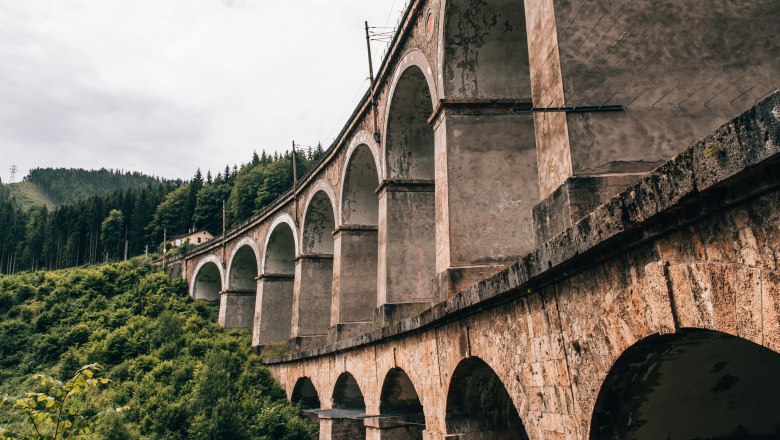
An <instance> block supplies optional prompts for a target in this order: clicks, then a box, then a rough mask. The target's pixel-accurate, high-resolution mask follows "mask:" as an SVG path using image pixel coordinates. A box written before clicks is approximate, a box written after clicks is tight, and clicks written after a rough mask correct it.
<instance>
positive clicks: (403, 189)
mask: <svg viewBox="0 0 780 440" xmlns="http://www.w3.org/2000/svg"><path fill="white" fill-rule="evenodd" d="M379 212H380V213H381V214H382V215H380V217H379V218H380V221H379V237H378V238H379V242H378V246H379V248H378V252H379V263H378V281H379V283H378V292H377V293H378V303H379V304H399V303H408V302H428V303H431V302H432V300H433V298H432V297H431V293H432V292H433V288H432V287H433V286H432V282H433V280H434V279H435V274H436V249H435V248H436V235H435V234H436V230H435V210H434V193H433V185H432V183H431V182H430V181H421V182H420V181H404V182H398V181H393V182H387V183H385V184H384V185H383V186H382V188H381V189H380V190H379Z"/></svg>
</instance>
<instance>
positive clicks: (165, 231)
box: [162, 225, 168, 270]
mask: <svg viewBox="0 0 780 440" xmlns="http://www.w3.org/2000/svg"><path fill="white" fill-rule="evenodd" d="M167 253H168V226H167V225H163V265H162V266H163V270H165V259H166V256H165V254H167Z"/></svg>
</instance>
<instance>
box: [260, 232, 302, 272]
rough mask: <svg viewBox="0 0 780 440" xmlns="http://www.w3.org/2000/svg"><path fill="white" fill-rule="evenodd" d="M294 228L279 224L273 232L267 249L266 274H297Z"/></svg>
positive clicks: (264, 266) (264, 270)
mask: <svg viewBox="0 0 780 440" xmlns="http://www.w3.org/2000/svg"><path fill="white" fill-rule="evenodd" d="M294 234H295V233H294V232H293V230H292V227H290V225H288V224H287V223H285V222H282V223H279V224H278V225H276V227H275V228H274V229H273V231H271V236H270V238H269V239H268V245H267V246H266V248H265V262H264V265H263V273H264V274H284V275H293V274H295V237H294Z"/></svg>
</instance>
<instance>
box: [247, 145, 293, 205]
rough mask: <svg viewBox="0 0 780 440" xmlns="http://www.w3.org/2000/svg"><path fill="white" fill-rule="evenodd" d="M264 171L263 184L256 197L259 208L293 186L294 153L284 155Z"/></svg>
mask: <svg viewBox="0 0 780 440" xmlns="http://www.w3.org/2000/svg"><path fill="white" fill-rule="evenodd" d="M299 170H300V169H299ZM263 171H264V172H263V185H262V186H261V187H260V190H259V191H258V192H257V197H256V199H255V208H256V209H257V210H260V209H263V208H265V207H266V206H268V205H269V204H270V203H271V202H273V201H274V200H276V199H277V198H278V197H279V196H281V195H282V194H284V193H285V192H287V191H289V190H290V188H292V184H293V172H292V155H285V156H282V157H281V158H279V159H278V160H276V161H274V162H272V163H271V164H270V165H268V166H266V167H265V169H264V170H263Z"/></svg>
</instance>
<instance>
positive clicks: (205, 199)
mask: <svg viewBox="0 0 780 440" xmlns="http://www.w3.org/2000/svg"><path fill="white" fill-rule="evenodd" d="M230 192H231V189H230V186H229V185H228V184H226V183H212V184H210V185H204V186H203V188H201V189H200V191H198V198H197V202H196V203H195V215H193V216H192V223H193V224H194V225H195V227H196V228H198V229H205V230H207V231H209V232H211V233H212V234H219V233H221V232H222V201H223V200H225V201H227V200H228V199H229V197H230Z"/></svg>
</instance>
